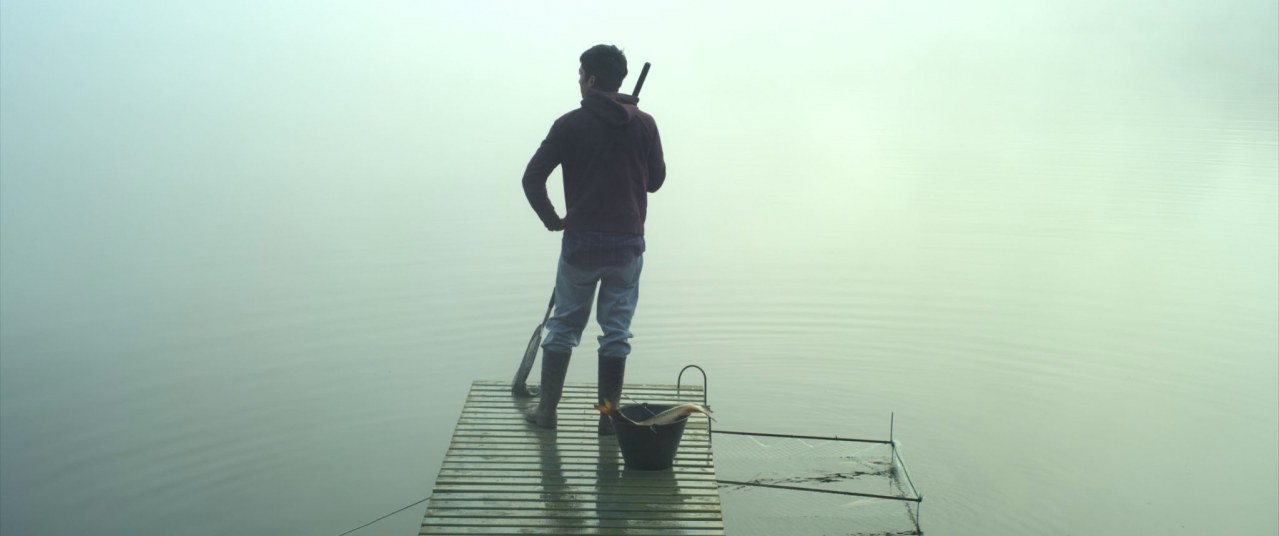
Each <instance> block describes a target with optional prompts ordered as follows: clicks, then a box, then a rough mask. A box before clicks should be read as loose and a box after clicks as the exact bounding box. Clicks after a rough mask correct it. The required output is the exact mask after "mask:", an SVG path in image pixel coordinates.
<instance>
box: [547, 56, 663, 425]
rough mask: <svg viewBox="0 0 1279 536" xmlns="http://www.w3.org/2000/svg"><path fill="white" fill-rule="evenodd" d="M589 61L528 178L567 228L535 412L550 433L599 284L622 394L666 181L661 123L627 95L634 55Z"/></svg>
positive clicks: (613, 389)
mask: <svg viewBox="0 0 1279 536" xmlns="http://www.w3.org/2000/svg"><path fill="white" fill-rule="evenodd" d="M579 60H580V62H581V67H580V68H579V69H578V85H579V86H580V88H581V91H582V106H581V107H580V108H578V109H576V110H573V111H571V112H568V113H566V114H564V115H563V116H561V117H560V118H559V119H557V120H556V121H555V123H554V124H553V125H551V131H550V133H548V134H547V135H546V139H545V140H543V141H542V144H541V146H540V147H538V149H537V152H536V153H534V154H533V158H532V160H530V161H529V163H528V167H527V168H526V169H525V171H524V181H523V182H524V195H525V196H526V197H528V201H529V204H530V205H532V206H533V210H534V211H536V212H537V216H538V217H539V218H541V220H542V223H543V224H544V225H546V228H547V229H548V230H551V231H564V237H563V241H562V243H561V249H560V258H559V267H558V269H557V271H556V275H555V312H554V314H553V315H552V316H551V318H550V320H549V321H548V322H547V325H546V327H547V336H546V340H545V341H544V342H543V343H542V385H541V395H540V397H541V398H540V399H539V400H538V403H537V404H536V406H535V407H532V408H530V409H529V411H528V413H527V414H526V416H525V417H526V418H527V419H528V421H529V422H532V423H534V424H536V425H538V426H541V427H543V428H554V427H555V425H556V417H555V408H556V406H557V405H558V404H559V401H560V396H561V395H562V393H563V390H564V377H565V375H566V374H567V373H568V362H569V357H570V356H571V354H572V351H573V347H575V346H577V345H578V342H579V341H580V340H581V336H582V331H583V330H584V329H586V323H587V322H588V321H589V320H590V315H591V301H592V299H593V298H594V297H595V290H596V287H597V286H598V287H599V298H598V302H599V303H598V307H599V309H598V311H597V313H596V316H597V319H598V321H599V324H600V328H601V330H602V331H603V335H601V336H600V338H599V344H600V348H599V385H598V389H599V399H600V402H601V403H603V401H605V400H608V401H610V402H612V403H613V404H614V405H616V404H617V403H618V402H619V399H620V398H621V393H622V379H623V376H624V374H625V371H626V357H627V355H629V354H630V352H631V345H630V343H629V342H628V339H630V338H631V332H630V326H631V317H632V316H634V314H635V306H636V303H637V302H638V300H639V280H640V271H641V270H642V268H643V266H644V256H643V254H644V220H645V217H646V214H647V208H648V194H649V193H651V192H656V191H657V189H658V188H661V186H662V182H663V181H664V180H665V178H666V162H665V160H664V159H663V156H662V141H661V138H659V137H658V134H657V123H655V122H654V121H653V117H652V116H650V115H648V114H646V113H644V112H642V111H640V110H639V108H638V107H637V106H636V104H638V103H639V99H638V98H636V97H633V96H631V95H626V94H622V93H618V88H619V87H621V85H622V79H623V78H625V77H626V56H625V55H624V54H622V51H621V50H619V49H618V48H617V47H616V46H611V45H596V46H593V47H591V48H589V49H587V50H586V52H583V53H582V55H581V57H580V58H579ZM556 166H563V175H564V204H565V206H566V209H565V210H566V212H565V215H564V218H560V217H559V215H558V214H556V212H555V207H554V206H553V205H552V204H551V200H550V198H549V197H548V196H547V194H546V180H547V177H548V176H550V174H551V171H552V170H554V169H555V167H556ZM599 433H600V434H611V433H613V426H612V422H611V421H609V420H608V418H607V417H605V416H603V415H601V416H600V421H599Z"/></svg>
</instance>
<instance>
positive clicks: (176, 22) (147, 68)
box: [0, 0, 1279, 536]
mask: <svg viewBox="0 0 1279 536" xmlns="http://www.w3.org/2000/svg"><path fill="white" fill-rule="evenodd" d="M468 6H470V4H465V5H463V4H458V5H457V6H449V5H445V4H439V3H426V4H421V5H412V6H409V5H405V6H397V7H395V8H388V9H367V8H364V7H351V6H346V7H337V6H328V7H323V8H316V10H314V11H308V12H307V13H308V14H307V15H306V16H305V17H304V18H305V21H303V22H299V19H297V18H296V16H300V15H297V14H295V13H287V12H283V11H277V12H272V13H264V14H262V17H254V18H248V19H246V18H244V17H243V16H242V15H243V14H242V13H237V10H236V9H222V8H218V9H212V8H210V9H208V10H205V9H203V8H199V9H197V8H194V7H190V6H186V7H182V8H176V7H173V6H171V5H167V4H166V5H164V6H161V5H159V4H156V5H155V6H150V7H153V8H155V9H150V8H148V9H145V10H136V12H135V11H130V10H128V9H125V8H119V7H117V6H115V5H114V4H106V3H103V4H92V5H90V4H83V5H77V4H73V3H57V4H49V3H29V4H22V5H19V4H15V3H6V4H4V6H3V8H2V9H3V16H2V17H0V25H3V31H0V40H2V41H3V46H0V57H2V59H3V61H0V66H2V68H3V76H0V81H2V82H0V102H2V103H3V114H4V120H3V121H0V133H2V134H3V140H4V142H3V144H0V155H2V157H0V189H2V195H0V208H2V210H0V222H2V223H3V224H2V225H0V426H2V427H3V428H2V432H3V433H0V478H2V480H0V498H2V500H3V510H4V515H3V517H0V532H2V533H4V534H23V535H26V534H34V535H45V534H76V533H88V532H93V533H97V534H165V535H169V534H336V533H338V532H340V531H341V530H343V529H345V528H348V527H353V526H358V525H359V524H361V523H363V522H365V521H367V520H369V519H372V518H374V517H376V516H377V515H380V514H382V513H384V512H387V511H390V510H392V509H394V508H395V507H398V506H399V505H403V504H407V503H408V502H410V501H412V500H416V499H418V498H421V497H422V496H424V495H425V494H426V493H428V491H429V490H430V488H431V484H432V481H433V479H434V478H435V476H436V473H437V470H438V469H439V466H440V462H441V460H442V459H443V457H444V453H445V451H446V449H447V448H448V441H449V437H450V434H451V431H452V428H453V426H454V425H455V423H456V422H457V420H458V412H459V410H460V408H461V406H462V401H463V400H464V398H465V396H466V392H467V386H468V385H470V382H471V381H472V380H474V379H505V378H510V377H511V374H512V372H513V369H514V367H515V366H516V365H517V363H518V360H519V357H520V354H521V353H522V351H523V349H524V345H525V343H526V342H527V339H528V331H529V328H530V327H532V326H534V325H536V323H537V321H538V320H539V319H540V318H541V315H542V310H541V308H542V307H543V304H544V303H545V299H546V296H545V294H546V292H547V291H548V290H549V287H550V285H551V282H552V275H553V270H554V266H555V262H554V256H555V254H556V251H557V248H558V242H557V238H558V236H557V235H553V234H551V233H547V232H546V231H545V230H543V229H542V228H541V227H539V226H538V225H537V222H536V218H535V217H534V216H533V215H532V213H531V211H530V210H528V209H527V207H526V206H525V202H524V199H523V198H522V196H521V194H520V190H519V188H518V185H517V182H518V181H517V178H518V176H519V172H520V170H521V169H522V165H523V162H526V161H527V158H528V156H529V154H530V153H531V151H532V150H533V148H534V147H535V146H536V143H537V141H538V140H540V139H541V136H543V135H544V134H545V130H544V129H545V128H546V127H547V124H548V123H549V122H550V121H552V120H553V119H554V118H555V117H557V116H558V114H561V113H563V112H564V111H565V110H567V109H568V107H571V106H572V105H573V103H574V102H575V100H576V95H575V93H574V92H575V91H576V88H575V87H574V86H573V84H572V83H571V82H569V81H568V78H567V77H572V76H574V75H573V74H572V72H573V71H574V66H573V59H574V57H575V56H576V54H577V53H578V51H580V49H582V48H583V46H584V45H583V43H590V42H593V40H595V39H600V37H598V36H597V35H584V34H582V33H579V32H580V29H577V28H579V27H594V26H592V25H590V24H587V25H576V26H574V27H573V28H567V27H565V28H560V29H561V30H563V31H556V32H551V33H549V34H548V32H546V31H545V29H546V27H548V26H547V25H541V24H529V23H528V22H529V21H543V20H550V19H547V17H551V18H553V19H554V20H556V21H562V20H573V21H579V20H583V19H579V18H577V17H579V16H584V15H581V14H580V13H578V12H577V11H574V12H573V13H568V12H553V13H552V14H550V15H548V14H546V13H543V12H542V11H539V10H544V7H538V8H537V9H533V8H532V7H519V6H512V7H510V9H511V10H513V11H511V12H510V13H509V14H508V15H510V17H509V19H510V20H507V17H497V18H494V17H493V15H492V14H491V13H480V12H478V11H474V10H475V9H477V8H476V7H468ZM530 6H531V4H530ZM521 9H527V10H529V11H520V10H521ZM1276 9H1277V8H1276V6H1275V4H1274V2H1270V1H1251V0H1237V1H1234V0H1232V1H1230V2H1226V3H1224V4H1223V3H1221V2H1212V3H1208V2H1188V3H1178V4H1176V5H1169V4H1166V3H1154V2H1135V3H1133V2H1128V3H1123V4H1122V5H1119V4H1115V3H1111V2H1100V1H1097V2H1092V1H1085V2H1082V3H1080V2H1070V3H1063V4H1061V5H1053V4H1052V3H1025V4H1018V5H1016V6H1013V5H1010V4H1006V3H989V2H978V3H975V4H974V3H963V4H957V3H942V2H932V3H928V4H927V5H922V6H921V5H919V4H905V3H902V4H893V3H886V4H882V5H875V6H870V5H864V4H860V3H846V4H843V3H841V4H838V5H834V4H832V5H829V6H825V7H824V8H823V11H822V12H821V13H810V12H807V11H806V10H805V8H804V7H803V6H786V9H780V10H773V9H769V10H765V11H759V12H756V11H752V10H749V9H733V10H727V11H726V10H724V9H722V7H720V6H711V5H702V4H698V5H695V6H683V5H681V7H680V8H679V12H678V13H675V12H673V11H671V10H670V9H659V8H657V7H654V8H653V9H651V10H646V11H645V13H644V14H642V15H640V14H637V16H636V18H634V19H631V18H628V19H626V20H624V21H617V20H615V19H616V17H613V18H611V19H610V21H611V22H610V23H611V24H612V23H616V24H617V25H618V26H616V27H615V29H616V31H617V32H618V35H619V36H618V37H617V39H618V40H619V44H620V45H623V46H625V47H628V51H629V53H631V54H632V55H633V56H632V61H644V60H652V61H654V65H655V67H654V71H653V74H652V75H651V76H650V78H649V80H648V82H647V83H646V89H645V97H644V99H645V102H644V105H645V107H646V109H647V110H649V111H651V112H652V113H653V114H654V115H655V117H657V118H658V121H659V123H661V124H662V129H663V131H662V134H663V140H664V142H665V143H666V146H667V151H668V164H669V166H670V169H671V176H670V178H669V179H668V183H667V185H666V186H665V187H664V188H663V191H662V192H660V194H658V195H655V196H653V198H652V200H651V203H650V212H649V214H650V220H649V222H648V225H647V239H648V244H649V251H648V252H647V253H646V265H645V266H646V268H645V272H646V273H645V279H644V285H643V293H642V299H641V306H640V309H639V311H638V312H637V316H636V320H635V325H634V326H633V329H632V330H633V331H634V332H635V333H636V338H635V339H634V340H633V343H634V345H635V354H634V355H633V356H632V360H631V362H630V364H628V368H627V373H628V379H630V380H632V381H638V382H651V383H669V382H672V381H673V380H674V377H675V375H676V373H677V372H678V370H679V369H680V367H682V366H684V365H685V364H688V363H697V364H700V365H701V366H703V367H704V368H705V369H706V370H707V371H708V373H709V374H710V393H709V394H710V401H711V403H712V404H713V405H714V406H715V409H716V418H717V419H719V421H720V425H722V426H724V427H725V428H728V429H748V430H759V431H771V432H780V433H797V434H818V435H836V434H838V435H847V436H864V435H872V436H879V435H884V431H885V430H884V428H885V426H884V424H883V423H884V422H885V419H886V416H887V415H889V414H890V412H895V413H896V415H897V428H896V433H897V437H898V438H900V439H901V440H902V441H903V442H904V444H905V449H906V452H907V458H908V459H909V460H910V464H911V474H912V476H913V477H914V478H915V479H916V483H917V484H919V485H920V487H921V488H922V489H923V490H925V492H926V493H927V494H928V504H927V506H925V508H924V513H923V517H924V525H925V527H926V528H927V529H928V532H929V533H930V534H996V535H1004V534H1007V535H1012V534H1066V533H1071V534H1177V533H1181V534H1216V533H1219V534H1274V533H1276V532H1279V525H1277V523H1279V519H1276V518H1275V516H1274V505H1275V504H1279V486H1277V485H1276V475H1279V454H1276V453H1277V452H1279V409H1277V408H1279V385H1276V378H1277V377H1279V358H1277V357H1279V329H1277V328H1276V326H1279V281H1277V280H1276V277H1275V274H1276V273H1279V223H1277V222H1279V180H1277V178H1279V91H1276V89H1275V88H1276V87H1277V86H1279V57H1277V54H1279V52H1276V51H1277V50H1279V46H1276V45H1277V44H1279V43H1277V40H1276V35H1277V34H1279V29H1277V28H1276V24H1279V22H1277V21H1279V14H1277V13H1276ZM726 13H727V14H726ZM272 17H275V18H272ZM646 17H656V18H655V19H653V20H649V19H647V18H646ZM726 17H728V18H726ZM511 20H518V21H519V24H513V23H511V22H510V21H511ZM481 21H483V22H481ZM658 22H660V24H661V25H662V27H663V28H667V29H668V30H666V31H664V32H663V39H661V40H660V42H657V43H654V42H651V40H648V39H647V38H645V37H643V36H645V35H650V34H651V31H650V30H651V28H652V27H655V26H653V25H654V24H657V23H658ZM548 24H549V25H551V26H553V24H551V23H549V22H548ZM557 24H558V23H557ZM725 25H728V26H725ZM279 28H289V31H288V32H285V33H281V32H280V30H279ZM530 28H536V29H537V32H536V33H535V34H534V33H530V32H531V31H532V30H530ZM730 28H731V30H730ZM228 31H230V32H233V33H234V35H235V36H236V38H235V39H227V35H228V34H226V33H225V32H228ZM547 35H554V37H552V38H548V37H547ZM499 36H500V38H499ZM623 39H625V40H629V42H626V41H623ZM529 43H537V44H538V45H537V46H525V45H527V44H529ZM512 45H514V46H512ZM497 47H501V48H497ZM512 51H514V52H512ZM566 51H567V52H566ZM512 54H514V56H512ZM636 56H642V57H636ZM316 57H324V58H325V60H324V61H312V59H314V58H316ZM493 57H501V58H508V59H509V60H510V61H507V62H506V63H504V64H503V68H502V69H489V68H478V67H477V65H483V64H484V62H483V61H479V60H480V59H481V58H493ZM559 57H564V58H568V60H567V61H568V67H567V68H565V69H564V71H563V72H564V73H568V74H567V75H566V76H567V77H566V78H563V79H560V78H556V77H553V76H548V75H547V73H548V72H555V69H560V68H561V67H563V66H562V65H560V64H559V63H558V60H551V59H548V58H559ZM370 58H376V61H373V60H371V59H370ZM556 76H558V75H556ZM512 79H519V80H521V83H520V93H521V97H520V98H511V94H510V91H509V90H508V89H507V88H509V87H510V81H511V80H512ZM726 88H727V89H728V90H727V91H726ZM494 125H501V127H500V128H497V129H496V130H495V129H494ZM597 334H598V333H597V332H595V330H594V328H592V330H591V331H588V333H586V334H585V335H584V337H583V340H586V341H593V340H594V337H595V336H596V335H597ZM594 350H595V349H594V348H593V347H592V346H590V345H584V346H582V347H581V348H579V349H578V352H577V354H576V355H575V356H574V363H573V365H572V366H571V368H570V372H569V375H570V377H569V380H570V381H594V380H595V370H594V363H593V360H594V355H593V353H594ZM561 454H563V453H561ZM615 461H616V460H613V462H615ZM545 463H546V464H548V465H552V466H554V465H556V462H555V460H553V459H548V460H545ZM563 463H564V462H563V460H561V461H560V464H563ZM608 466H609V462H608V461H606V460H601V461H599V465H598V466H597V467H592V468H590V469H589V470H588V471H587V473H586V474H587V476H586V477H585V478H588V479H590V480H592V481H595V482H600V481H618V482H627V481H628V478H630V477H629V475H627V474H624V473H621V472H619V473H617V474H615V475H614V474H604V473H605V472H607V471H610V470H609V469H606V468H607V467H608ZM566 467H567V466H566ZM539 478H542V479H548V478H549V479H554V478H565V479H571V478H573V477H572V476H571V474H570V472H569V471H567V470H564V471H562V472H561V473H560V474H559V476H556V473H555V472H554V471H552V472H548V473H546V474H542V475H540V477H539ZM668 484H669V483H666V484H663V483H656V482H653V483H645V485H652V486H655V487H657V488H661V486H664V485H668ZM599 485H603V484H599ZM675 485H683V483H676V484H675ZM1221 490H1230V493H1221ZM655 496H656V494H655ZM571 500H573V499H567V498H566V501H571ZM761 500H763V501H767V500H768V499H761ZM655 501H656V499H655ZM824 507H830V508H847V509H851V510H856V509H857V508H860V507H861V506H860V505H858V504H837V505H824V506H823V508H824ZM607 511H608V510H606V509H603V508H601V509H600V510H599V512H598V517H599V518H600V519H601V520H604V519H607V514H606V512H607ZM420 514H421V512H420V511H417V512H405V513H403V514H400V515H398V516H396V517H394V518H392V519H389V520H387V521H386V522H383V523H379V524H377V525H375V526H373V527H370V528H368V529H365V530H362V531H361V532H360V533H359V534H360V535H362V536H363V535H369V534H404V533H411V531H412V530H415V529H414V527H415V526H416V523H417V522H418V521H419V520H420ZM730 523H731V521H730Z"/></svg>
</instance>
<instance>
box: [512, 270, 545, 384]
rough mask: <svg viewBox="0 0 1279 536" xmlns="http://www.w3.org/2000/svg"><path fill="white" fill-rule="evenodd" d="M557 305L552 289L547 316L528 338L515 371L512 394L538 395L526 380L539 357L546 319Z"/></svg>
mask: <svg viewBox="0 0 1279 536" xmlns="http://www.w3.org/2000/svg"><path fill="white" fill-rule="evenodd" d="M554 307H555V292H554V291H551V302H550V303H548V304H546V316H543V317H542V323H541V324H538V325H537V327H536V328H533V337H532V338H530V339H529V340H528V347H527V348H525V349H524V360H523V361H520V368H519V370H516V371H515V379H514V380H512V381H511V394H512V395H515V396H520V397H533V396H537V391H535V390H529V388H528V386H527V385H525V384H524V382H526V381H528V374H529V372H531V371H532V370H533V361H534V360H535V359H537V349H538V347H540V346H541V345H542V330H543V329H544V328H546V321H547V320H549V319H550V318H551V309H553V308H554Z"/></svg>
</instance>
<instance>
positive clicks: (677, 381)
mask: <svg viewBox="0 0 1279 536" xmlns="http://www.w3.org/2000/svg"><path fill="white" fill-rule="evenodd" d="M691 368H695V369H697V371H698V372H700V373H702V405H703V406H706V407H708V408H709V407H711V405H710V404H708V403H707V402H706V385H707V384H708V383H709V380H707V378H706V371H705V370H702V367H699V366H697V365H688V366H686V367H684V368H682V369H679V376H676V377H675V396H676V397H677V398H678V397H679V392H680V386H681V385H682V384H683V381H684V371H686V370H688V369H691Z"/></svg>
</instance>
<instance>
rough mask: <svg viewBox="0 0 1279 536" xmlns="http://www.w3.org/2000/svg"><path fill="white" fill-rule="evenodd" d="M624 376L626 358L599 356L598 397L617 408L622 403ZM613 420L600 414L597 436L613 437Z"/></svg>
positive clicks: (601, 401) (601, 402)
mask: <svg viewBox="0 0 1279 536" xmlns="http://www.w3.org/2000/svg"><path fill="white" fill-rule="evenodd" d="M625 376H626V358H625V357H609V356H600V375H599V384H598V388H599V397H600V404H603V403H604V401H605V400H607V401H609V402H611V403H612V404H613V407H617V406H618V404H621V402H622V378H624V377H625ZM614 433H615V432H614V431H613V420H612V419H610V418H609V417H608V416H607V415H604V414H602V413H601V414H600V424H599V435H613V434H614Z"/></svg>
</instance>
